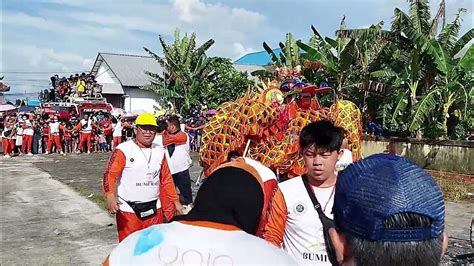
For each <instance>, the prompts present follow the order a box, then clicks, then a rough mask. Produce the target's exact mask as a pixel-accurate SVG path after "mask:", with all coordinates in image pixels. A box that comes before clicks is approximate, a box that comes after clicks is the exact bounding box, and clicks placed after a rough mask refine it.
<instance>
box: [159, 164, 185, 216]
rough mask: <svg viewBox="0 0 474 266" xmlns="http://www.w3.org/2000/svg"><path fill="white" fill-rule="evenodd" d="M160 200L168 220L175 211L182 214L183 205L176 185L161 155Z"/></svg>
mask: <svg viewBox="0 0 474 266" xmlns="http://www.w3.org/2000/svg"><path fill="white" fill-rule="evenodd" d="M159 189H160V201H161V203H162V208H163V212H164V214H165V217H166V219H167V220H168V221H170V220H171V219H172V218H173V217H174V215H175V213H176V212H177V214H183V206H182V205H181V203H180V202H179V196H178V193H176V186H175V184H174V182H173V177H172V176H171V171H170V168H169V166H168V162H167V160H166V157H163V162H162V163H161V169H160V188H159Z"/></svg>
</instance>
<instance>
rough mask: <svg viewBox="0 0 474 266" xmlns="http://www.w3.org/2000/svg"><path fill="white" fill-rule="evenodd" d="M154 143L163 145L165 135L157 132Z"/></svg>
mask: <svg viewBox="0 0 474 266" xmlns="http://www.w3.org/2000/svg"><path fill="white" fill-rule="evenodd" d="M153 144H156V145H158V146H160V147H163V135H161V134H156V136H155V139H154V140H153Z"/></svg>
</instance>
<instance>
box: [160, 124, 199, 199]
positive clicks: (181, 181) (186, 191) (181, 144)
mask: <svg viewBox="0 0 474 266" xmlns="http://www.w3.org/2000/svg"><path fill="white" fill-rule="evenodd" d="M166 122H167V123H168V128H167V132H166V133H165V134H163V146H164V147H165V148H166V158H167V159H168V162H169V166H170V171H171V175H172V176H173V181H174V183H175V185H176V186H177V187H178V189H179V192H180V196H181V203H182V204H183V205H190V204H191V203H192V202H193V195H192V190H191V177H190V176H189V168H190V167H191V164H192V160H191V156H190V154H189V152H190V147H189V136H188V135H187V134H186V133H184V132H182V131H181V127H180V122H179V118H178V117H177V116H171V117H170V118H168V120H167V121H166Z"/></svg>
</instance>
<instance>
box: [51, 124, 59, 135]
mask: <svg viewBox="0 0 474 266" xmlns="http://www.w3.org/2000/svg"><path fill="white" fill-rule="evenodd" d="M49 130H50V131H49V132H50V133H51V134H59V122H52V123H49Z"/></svg>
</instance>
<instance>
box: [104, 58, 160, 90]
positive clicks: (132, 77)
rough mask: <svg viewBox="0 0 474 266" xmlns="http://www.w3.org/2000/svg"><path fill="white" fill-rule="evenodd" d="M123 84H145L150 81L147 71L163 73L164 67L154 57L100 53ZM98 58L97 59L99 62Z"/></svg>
mask: <svg viewBox="0 0 474 266" xmlns="http://www.w3.org/2000/svg"><path fill="white" fill-rule="evenodd" d="M99 57H102V58H103V59H104V61H105V63H106V64H107V66H108V67H109V68H110V70H111V71H112V72H113V73H114V74H115V76H116V77H117V79H118V80H119V81H120V83H121V84H122V86H131V87H134V86H144V85H147V84H149V83H150V79H149V77H148V76H147V75H146V74H145V71H149V72H152V73H160V74H161V73H162V72H163V68H162V67H161V65H160V64H158V62H156V60H155V59H154V58H153V57H150V56H141V55H127V54H112V53H99V55H98V58H99ZM97 61H98V60H96V62H97Z"/></svg>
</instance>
